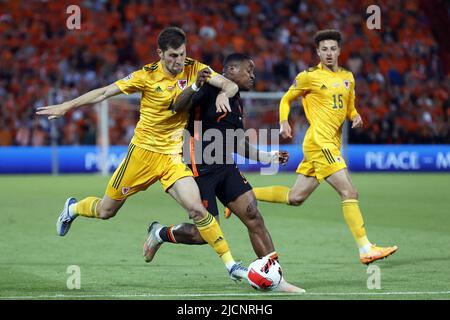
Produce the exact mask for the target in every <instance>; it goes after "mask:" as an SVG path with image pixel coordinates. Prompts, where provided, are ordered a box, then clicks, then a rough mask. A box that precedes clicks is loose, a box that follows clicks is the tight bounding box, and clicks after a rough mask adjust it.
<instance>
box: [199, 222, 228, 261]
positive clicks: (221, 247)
mask: <svg viewBox="0 0 450 320" xmlns="http://www.w3.org/2000/svg"><path fill="white" fill-rule="evenodd" d="M194 222H195V225H196V226H197V229H198V231H199V232H200V235H201V236H202V238H203V240H205V241H206V242H207V243H208V244H209V245H210V246H211V247H212V248H213V249H214V251H215V252H216V253H217V254H218V255H219V257H220V258H221V259H222V261H223V263H225V265H226V266H227V268H228V269H229V268H230V267H231V266H232V265H233V264H234V259H233V256H232V255H231V252H230V248H229V247H228V243H227V241H226V240H225V238H224V236H223V233H222V229H221V228H220V226H219V224H218V223H217V220H216V219H215V218H214V217H213V216H212V215H211V214H210V213H208V215H207V216H206V218H204V219H202V220H200V221H194Z"/></svg>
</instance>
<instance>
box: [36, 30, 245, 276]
mask: <svg viewBox="0 0 450 320" xmlns="http://www.w3.org/2000/svg"><path fill="white" fill-rule="evenodd" d="M157 42H158V49H157V53H158V55H159V57H160V61H158V62H155V63H152V64H149V65H146V66H144V67H143V68H142V69H141V70H138V71H135V72H133V73H132V74H130V75H129V76H128V77H126V78H124V79H122V80H119V81H117V82H115V83H113V84H111V85H108V86H106V87H104V88H100V89H96V90H93V91H90V92H88V93H86V94H84V95H82V96H80V97H78V98H76V99H74V100H71V101H68V102H65V103H63V104H60V105H54V106H47V107H42V108H39V109H38V111H37V114H39V115H47V116H49V119H53V118H56V117H59V116H61V115H63V114H65V113H66V112H67V111H69V110H72V109H74V108H76V107H79V106H82V105H87V104H94V103H98V102H100V101H103V100H105V99H107V98H109V97H112V96H114V95H117V94H120V93H126V94H129V93H132V92H140V93H141V95H142V96H141V108H140V118H139V122H138V124H137V125H136V129H135V132H134V136H133V138H132V140H131V143H130V146H129V148H128V153H127V156H126V158H125V159H124V160H123V161H122V163H121V164H120V165H119V167H118V168H117V170H116V171H115V172H114V174H113V176H112V177H111V179H110V181H109V183H108V186H107V188H106V192H105V195H104V196H103V198H102V199H100V198H97V197H87V198H85V199H83V200H81V201H77V200H76V199H75V198H69V199H67V201H66V203H65V205H64V208H63V211H62V213H61V215H60V217H59V219H58V221H57V225H56V228H57V232H58V234H59V235H60V236H64V235H65V234H66V233H67V232H68V231H69V228H70V226H71V224H72V222H73V221H74V219H75V218H76V217H77V216H85V217H91V218H98V219H109V218H111V217H113V216H115V215H116V213H117V212H118V210H119V209H120V207H121V206H122V205H123V204H124V203H125V201H126V199H127V198H128V197H129V196H131V195H133V194H135V193H136V192H139V191H142V190H146V189H147V188H148V187H149V186H150V185H152V184H153V183H155V182H156V181H157V180H159V181H160V183H161V184H162V186H163V188H164V191H166V192H167V193H169V194H170V195H171V196H172V197H173V198H174V199H175V200H176V201H177V202H178V203H179V204H180V205H181V206H183V207H184V208H185V209H186V210H187V211H188V213H189V214H190V216H191V217H192V219H193V221H194V223H195V224H196V226H197V228H198V230H199V232H200V234H201V236H202V238H203V239H204V240H205V241H206V242H207V243H208V244H209V245H210V246H211V247H213V249H214V250H215V251H216V253H217V254H218V255H219V256H220V257H221V258H222V260H223V262H224V264H225V266H226V268H227V270H228V272H229V275H230V277H231V279H232V280H240V279H241V278H246V276H247V269H246V268H245V267H243V266H241V264H239V263H236V262H235V261H234V259H233V257H232V255H231V252H230V249H229V247H228V244H227V242H226V240H225V238H224V236H223V233H222V230H221V228H220V226H219V224H218V223H217V221H216V219H214V218H213V216H212V215H211V214H210V213H209V212H208V211H206V209H205V208H204V207H203V205H202V202H201V200H200V192H199V189H198V187H197V184H196V183H195V181H194V179H193V177H192V172H191V170H190V169H189V167H187V166H186V165H185V164H184V163H183V162H182V157H181V152H182V144H183V141H182V139H183V136H182V132H183V129H184V127H185V125H186V122H187V120H188V114H187V113H186V112H185V113H175V112H173V110H172V109H173V105H174V103H175V101H176V98H177V96H178V95H179V94H180V93H181V92H182V91H183V90H194V91H197V90H199V87H200V86H201V85H202V84H203V83H204V82H206V81H207V82H208V83H209V84H211V85H213V86H215V87H217V88H220V89H221V92H220V94H219V95H218V97H217V99H216V107H217V109H218V110H223V111H227V110H229V111H231V110H230V105H229V99H228V98H229V97H232V96H234V95H235V94H236V93H237V91H238V87H237V85H236V84H235V83H233V82H231V81H229V80H227V79H226V78H225V77H223V76H222V75H220V74H217V73H215V72H213V71H212V70H211V69H210V68H209V67H208V66H206V65H204V64H202V63H200V62H198V61H195V60H193V59H189V58H186V35H185V33H184V32H183V30H181V29H179V28H176V27H169V28H166V29H164V30H163V31H162V32H161V33H160V34H159V36H158V41H157Z"/></svg>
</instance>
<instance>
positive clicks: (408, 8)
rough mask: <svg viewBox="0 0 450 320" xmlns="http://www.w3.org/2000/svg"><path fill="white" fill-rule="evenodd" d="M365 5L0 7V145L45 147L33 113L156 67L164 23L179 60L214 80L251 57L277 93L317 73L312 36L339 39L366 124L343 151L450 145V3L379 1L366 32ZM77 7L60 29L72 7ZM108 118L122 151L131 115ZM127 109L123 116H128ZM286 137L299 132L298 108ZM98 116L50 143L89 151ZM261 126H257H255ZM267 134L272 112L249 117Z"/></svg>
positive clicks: (46, 137) (66, 122)
mask: <svg viewBox="0 0 450 320" xmlns="http://www.w3.org/2000/svg"><path fill="white" fill-rule="evenodd" d="M372 2H373V1H356V0H351V1H348V0H346V1H345V0H326V1H312V0H309V1H300V0H262V1H259V0H258V1H242V2H238V1H219V2H217V3H214V2H206V1H182V0H180V1H173V0H164V1H161V0H155V1H123V0H112V1H78V4H77V1H1V2H0V48H1V51H0V145H3V146H4V145H19V146H39V145H48V144H50V140H51V135H50V131H51V130H50V124H49V121H48V120H47V119H45V118H39V117H36V116H35V114H34V112H35V109H36V108H37V107H39V106H44V105H48V104H50V103H61V102H63V101H66V100H69V99H73V98H75V97H77V96H79V95H81V94H83V93H85V92H87V91H89V90H92V89H95V88H98V87H101V86H104V85H107V84H110V83H112V82H114V81H116V80H118V79H120V78H123V77H125V76H126V75H127V74H129V73H131V72H132V71H134V70H136V69H139V68H141V67H142V66H143V65H145V64H147V63H151V62H153V61H156V60H158V57H157V55H156V37H157V35H158V33H159V32H160V31H161V30H162V29H163V28H164V27H167V26H169V25H176V26H179V27H181V28H183V29H184V30H185V32H186V33H187V35H188V56H189V57H191V58H195V59H198V60H200V61H202V62H203V63H206V64H208V65H210V66H211V67H212V68H213V69H215V70H216V71H219V72H220V71H221V69H222V67H221V64H222V59H223V58H224V57H225V56H226V55H227V54H229V53H232V52H245V53H248V54H250V55H251V56H252V57H253V59H254V61H255V64H256V69H257V72H256V76H257V83H256V88H255V90H256V91H285V90H287V89H288V88H289V86H290V84H291V82H292V81H293V79H294V78H295V76H296V74H297V73H298V72H300V71H302V70H304V69H306V68H307V67H309V66H313V65H315V64H317V63H318V58H317V56H316V54H315V46H314V43H313V40H312V37H313V35H314V33H315V32H316V31H317V30H319V29H325V28H335V29H339V30H340V31H341V32H342V34H343V37H344V41H343V47H342V53H341V56H340V64H341V65H342V66H343V67H345V68H347V69H349V70H350V71H352V72H353V74H354V76H355V79H356V93H357V100H356V107H357V109H358V111H359V112H360V114H361V115H362V117H363V120H364V122H365V126H364V128H362V129H358V130H356V131H352V132H351V134H350V142H351V143H390V144H398V143H422V144H429V143H450V138H449V128H450V123H449V121H450V120H449V119H450V107H449V106H450V99H449V92H450V77H449V70H450V56H449V54H450V48H449V43H448V34H447V33H448V30H450V28H449V27H450V25H449V12H450V11H449V10H450V9H449V5H448V2H446V1H441V0H435V1H425V0H424V1H421V0H411V1H377V5H379V6H380V8H381V29H379V30H377V29H374V30H370V29H368V28H367V26H366V20H367V18H368V16H369V15H368V14H367V13H366V8H367V7H368V6H369V5H371V4H373V3H372ZM73 4H75V5H78V6H79V7H80V9H81V25H80V27H81V28H80V29H74V30H69V29H68V27H67V24H66V22H67V19H68V17H69V16H70V13H67V12H66V9H67V7H68V6H70V5H73ZM124 110H125V111H123V112H112V113H111V121H110V136H111V137H110V141H111V143H112V144H128V142H129V139H130V138H131V136H132V134H133V128H134V125H135V123H136V120H137V117H138V114H137V113H136V112H134V111H132V110H131V111H130V110H128V109H124ZM127 110H128V111H127ZM291 115H292V116H291V121H292V123H293V127H294V128H295V129H296V130H298V131H299V132H300V131H301V130H302V128H304V125H306V120H305V117H304V114H303V112H302V110H301V108H297V109H295V110H293V111H292V112H291ZM96 117H97V114H96V112H95V111H94V110H93V109H92V108H89V107H82V108H80V109H78V110H76V111H73V112H70V113H68V114H66V116H65V117H64V118H62V119H59V120H58V121H57V129H58V132H59V135H58V143H59V144H63V145H80V144H95V143H96V136H97V135H96V131H97V125H96V123H97V118H96ZM258 121H259V122H261V123H258ZM250 122H251V124H252V125H257V126H258V127H264V126H271V127H274V126H276V125H277V123H278V115H277V112H274V110H271V112H268V113H267V116H264V117H260V118H258V119H251V121H250Z"/></svg>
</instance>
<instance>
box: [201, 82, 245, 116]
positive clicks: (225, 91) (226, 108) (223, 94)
mask: <svg viewBox="0 0 450 320" xmlns="http://www.w3.org/2000/svg"><path fill="white" fill-rule="evenodd" d="M208 83H209V84H210V85H212V86H214V87H216V88H219V89H222V90H221V91H220V93H219V94H218V95H217V98H216V112H231V107H230V100H229V98H231V97H234V95H235V94H236V93H238V91H239V87H238V85H237V84H236V83H234V82H233V81H231V80H229V79H227V78H225V77H224V76H222V75H220V74H216V75H214V76H213V77H212V78H211V79H210V80H209V82H208Z"/></svg>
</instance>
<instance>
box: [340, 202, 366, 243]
mask: <svg viewBox="0 0 450 320" xmlns="http://www.w3.org/2000/svg"><path fill="white" fill-rule="evenodd" d="M342 211H343V212H344V219H345V222H347V225H348V227H349V228H350V231H351V232H352V234H353V237H354V238H355V241H356V244H357V245H358V248H359V249H360V252H361V250H362V249H363V250H362V251H366V250H367V249H368V248H369V247H370V242H369V240H368V239H367V235H366V229H365V228H364V220H363V217H362V215H361V211H360V210H359V204H358V200H344V201H342Z"/></svg>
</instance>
